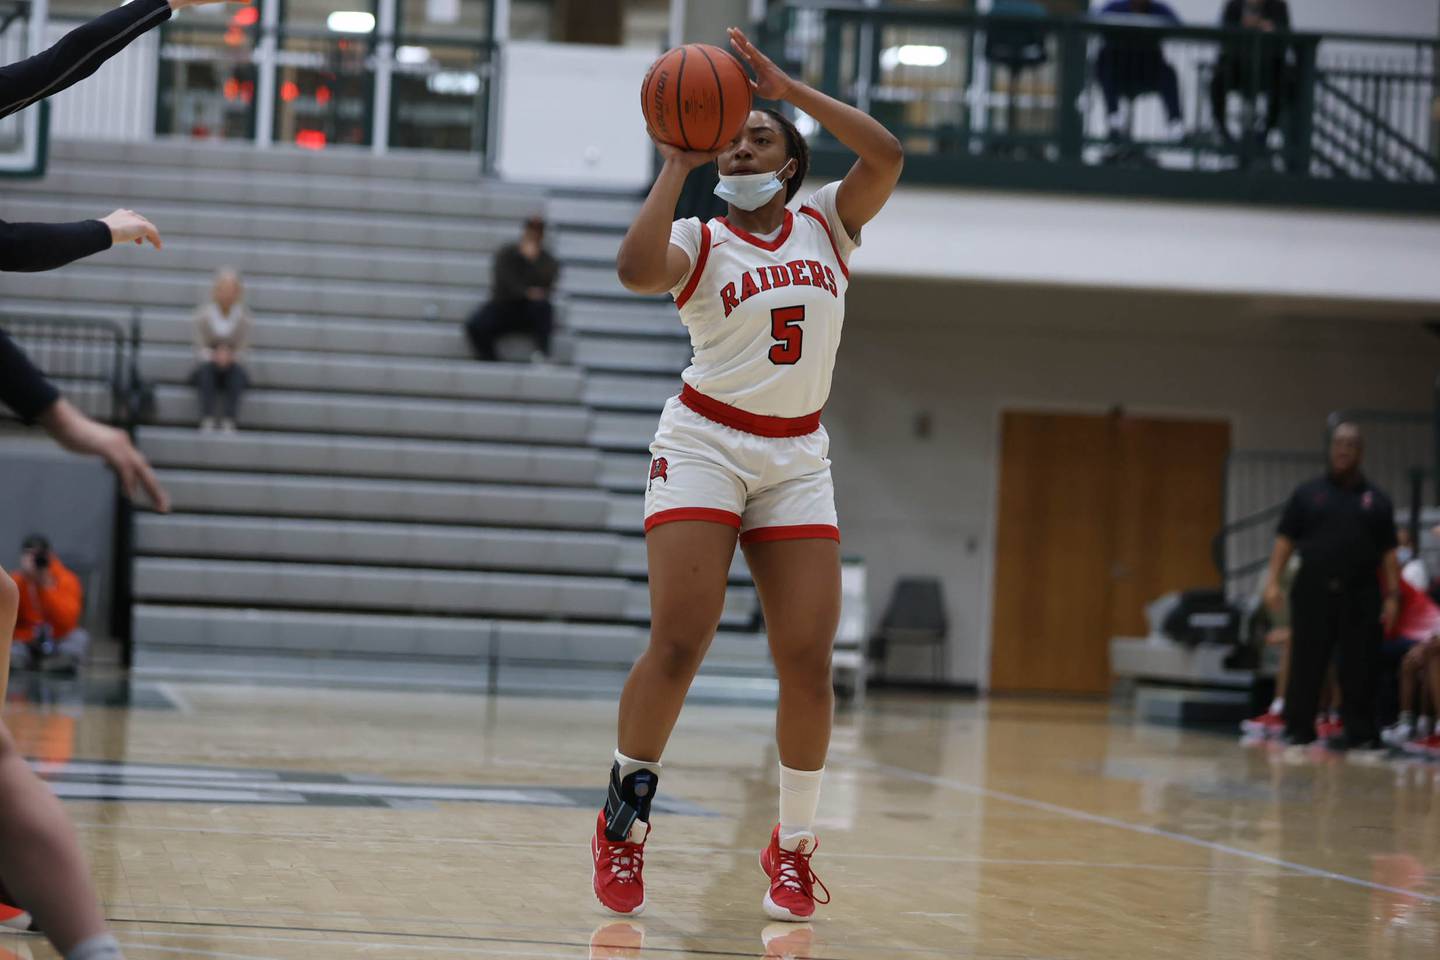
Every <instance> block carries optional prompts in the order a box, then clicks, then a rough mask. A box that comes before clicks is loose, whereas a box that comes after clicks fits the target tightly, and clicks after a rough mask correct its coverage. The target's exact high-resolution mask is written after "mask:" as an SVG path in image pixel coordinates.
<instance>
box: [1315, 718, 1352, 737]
mask: <svg viewBox="0 0 1440 960" xmlns="http://www.w3.org/2000/svg"><path fill="white" fill-rule="evenodd" d="M1315 736H1317V737H1319V738H1320V739H1321V740H1339V739H1340V738H1341V737H1343V736H1345V724H1343V723H1341V722H1340V721H1339V720H1329V719H1321V720H1316V721H1315Z"/></svg>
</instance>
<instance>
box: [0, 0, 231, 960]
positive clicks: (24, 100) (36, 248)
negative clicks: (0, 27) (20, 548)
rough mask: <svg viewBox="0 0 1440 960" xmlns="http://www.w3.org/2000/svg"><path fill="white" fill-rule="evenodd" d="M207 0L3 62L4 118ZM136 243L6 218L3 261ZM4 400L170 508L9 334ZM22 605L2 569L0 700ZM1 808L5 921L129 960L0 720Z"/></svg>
mask: <svg viewBox="0 0 1440 960" xmlns="http://www.w3.org/2000/svg"><path fill="white" fill-rule="evenodd" d="M212 2H216V0H133V2H131V3H129V4H127V5H126V6H122V7H117V8H116V9H114V10H111V11H110V12H108V13H105V14H102V15H101V16H99V17H97V18H96V19H94V20H92V21H90V22H89V23H87V24H84V25H82V26H80V27H77V28H76V29H75V30H72V31H71V32H70V33H68V34H66V35H65V36H64V37H63V38H61V40H60V42H59V43H57V44H55V46H53V47H51V48H50V49H48V50H46V51H44V52H42V53H39V54H36V55H35V56H33V57H30V58H29V59H27V60H22V61H20V62H18V63H13V64H8V65H6V66H0V117H5V116H9V115H10V114H13V113H15V112H16V111H18V110H22V109H24V108H25V107H27V106H29V105H31V104H33V103H35V102H37V101H39V100H42V99H44V98H45V97H48V96H50V95H52V94H55V93H58V92H60V91H61V90H64V89H66V88H67V87H69V86H71V85H73V84H75V83H77V82H79V81H80V80H83V79H84V78H85V77H88V76H90V75H91V74H92V73H94V72H95V71H96V70H97V69H98V68H99V66H100V65H101V64H102V63H104V62H105V60H107V59H108V58H109V57H111V56H113V55H114V54H115V53H117V52H118V51H120V50H122V49H123V48H124V47H125V45H126V44H127V43H129V42H130V41H131V40H133V39H135V38H136V37H138V36H140V35H141V34H142V33H144V32H145V31H146V30H149V29H151V28H152V27H154V26H156V25H158V24H160V23H163V22H164V21H166V20H168V19H169V17H170V14H171V12H172V11H173V10H177V9H180V8H181V7H185V6H191V5H195V4H200V3H212ZM129 241H134V242H136V243H144V242H146V241H149V242H150V243H152V244H153V245H154V246H155V247H156V249H159V247H160V234H159V232H158V231H157V230H156V229H155V227H154V225H153V224H151V223H150V222H149V221H147V220H146V219H145V218H144V217H141V216H139V215H138V214H135V213H132V212H131V211H129V210H117V211H115V212H114V213H112V214H110V216H108V217H106V218H105V219H103V220H84V221H81V222H80V223H71V224H35V223H16V224H6V223H0V269H4V270H29V271H34V270H50V269H54V268H55V267H59V266H63V265H64V264H67V263H70V262H71V261H73V260H78V259H80V258H81V257H86V256H90V255H91V254H94V253H99V252H100V251H101V250H105V249H107V248H109V247H110V246H111V245H112V244H115V243H124V242H129ZM0 403H4V404H5V405H6V406H9V407H11V408H12V409H13V410H14V411H15V412H16V413H18V414H19V415H20V416H21V417H23V418H25V419H26V420H27V421H32V422H33V421H35V420H38V421H39V422H40V423H41V424H42V425H43V426H44V427H45V429H46V430H47V431H48V432H49V433H50V435H51V436H52V437H54V438H55V439H56V440H57V441H58V442H59V443H60V444H61V445H62V446H64V447H66V448H67V449H70V450H74V451H76V452H79V453H90V454H97V455H99V456H101V457H103V458H104V459H105V461H106V462H107V463H108V464H110V466H111V467H113V468H114V469H115V471H116V473H117V474H118V475H119V477H120V483H121V486H122V488H123V489H124V490H125V491H126V493H127V494H132V495H133V494H134V493H135V492H136V491H137V488H140V487H143V488H144V489H145V491H146V493H147V494H149V496H150V498H151V500H152V501H153V502H154V503H155V505H156V507H157V508H158V509H161V510H165V509H167V508H168V502H167V500H166V497H165V491H164V490H163V489H162V488H161V487H160V484H159V482H158V481H157V480H156V478H155V475H154V473H153V472H152V471H151V469H150V465H149V464H148V463H147V462H146V461H145V458H144V457H143V456H142V455H141V454H140V453H139V451H137V450H136V449H135V447H134V445H133V444H131V442H130V438H129V437H128V436H126V435H125V434H124V433H123V432H121V431H119V430H115V429H112V428H110V427H107V426H104V425H102V424H99V423H96V422H95V421H94V420H91V419H90V418H88V417H86V416H85V415H84V414H82V413H80V412H79V411H78V410H76V409H75V408H74V407H73V406H71V405H70V404H69V403H68V402H66V401H65V400H64V399H63V398H62V397H61V396H60V394H59V391H57V390H56V389H55V387H54V385H53V384H51V383H50V382H49V381H48V380H46V379H45V376H44V375H43V374H42V373H41V372H40V371H39V370H38V369H36V368H35V366H34V364H32V363H31V362H30V360H29V359H28V358H27V357H26V356H25V354H24V353H23V352H22V351H21V350H20V348H19V347H17V346H16V345H15V343H14V341H13V340H11V339H10V338H9V337H8V336H6V335H5V334H4V332H3V331H0ZM18 606H19V596H18V591H17V590H16V588H15V584H14V581H13V580H11V579H10V577H9V576H8V575H4V571H3V570H0V651H3V653H0V703H3V702H4V688H5V685H6V683H5V682H6V680H8V677H9V668H10V662H9V651H10V632H11V630H12V629H13V627H14V625H15V615H16V612H17V610H18ZM0 807H3V810H4V815H3V816H0V879H3V881H4V885H3V886H0V923H3V924H4V925H5V926H9V927H17V926H18V927H20V928H22V929H24V928H27V927H28V928H31V929H34V928H35V927H34V924H38V925H39V927H41V928H43V929H44V931H45V933H46V935H47V936H48V937H49V938H50V942H51V943H53V944H54V945H55V948H56V949H57V950H59V951H60V953H61V954H62V955H63V956H64V957H65V958H66V960H122V958H121V954H120V945H119V944H118V943H117V942H116V940H115V937H114V936H113V935H111V934H110V932H109V930H108V929H107V927H106V925H105V916H104V914H103V913H102V912H101V910H100V905H99V900H98V898H97V897H96V895H95V889H94V886H93V885H92V884H91V882H90V877H89V870H88V868H87V867H86V864H85V857H84V854H83V853H82V851H81V849H80V844H79V842H78V841H77V840H76V838H75V832H74V829H73V828H72V827H71V826H70V823H69V821H68V819H66V816H65V810H64V808H63V807H61V805H60V802H59V800H57V799H56V798H55V795H54V794H53V793H52V792H50V790H49V789H47V788H46V787H45V785H44V784H42V783H41V782H40V780H39V779H38V778H37V777H36V776H35V774H34V772H33V771H31V769H30V767H29V765H28V764H27V763H26V762H25V758H24V757H23V756H21V755H20V751H19V750H18V749H17V748H16V746H15V741H14V739H13V738H12V737H11V736H10V732H9V730H7V729H6V728H5V726H4V725H3V724H0ZM12 891H13V893H12ZM27 910H28V911H29V914H33V918H34V919H33V922H32V920H31V917H30V916H29V915H27V914H26V912H25V911H27Z"/></svg>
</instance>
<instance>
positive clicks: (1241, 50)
mask: <svg viewBox="0 0 1440 960" xmlns="http://www.w3.org/2000/svg"><path fill="white" fill-rule="evenodd" d="M1220 25H1221V26H1223V27H1228V28H1230V29H1232V30H1245V31H1247V32H1253V35H1252V36H1249V37H1245V38H1243V39H1240V38H1236V39H1232V40H1227V41H1225V43H1224V44H1222V45H1221V48H1220V59H1219V60H1218V61H1216V63H1215V76H1214V77H1212V78H1211V80H1210V112H1211V114H1212V115H1213V116H1214V118H1215V129H1216V130H1217V131H1219V133H1220V138H1221V139H1222V140H1224V141H1225V143H1226V144H1227V145H1234V143H1235V138H1234V136H1233V135H1232V134H1231V133H1230V125H1229V124H1228V123H1227V122H1226V113H1227V111H1226V105H1227V103H1226V101H1227V100H1228V98H1229V96H1230V94H1231V93H1239V94H1240V95H1241V96H1242V97H1244V99H1245V104H1246V108H1247V110H1248V111H1250V112H1249V113H1247V114H1246V116H1247V117H1249V116H1251V115H1252V114H1253V111H1254V106H1255V99H1256V97H1257V96H1259V95H1261V94H1263V95H1264V97H1265V123H1264V126H1262V127H1260V128H1258V129H1256V130H1254V131H1253V133H1254V136H1255V137H1256V138H1257V139H1258V140H1259V142H1260V143H1261V144H1263V143H1264V142H1265V141H1266V140H1267V139H1268V138H1269V136H1270V131H1271V130H1274V129H1275V126H1276V124H1278V123H1279V122H1280V111H1281V110H1282V109H1283V108H1284V106H1285V58H1286V50H1287V44H1286V41H1285V39H1283V37H1277V36H1270V35H1272V34H1284V33H1287V32H1289V30H1290V5H1289V4H1287V3H1286V2H1285V0H1229V2H1228V3H1226V4H1225V9H1224V11H1223V12H1222V13H1221V15H1220ZM1250 122H1251V123H1253V122H1254V121H1253V120H1251V121H1250ZM1245 132H1250V131H1245ZM1242 136H1243V133H1242Z"/></svg>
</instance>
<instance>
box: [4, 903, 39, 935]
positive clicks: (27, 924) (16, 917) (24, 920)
mask: <svg viewBox="0 0 1440 960" xmlns="http://www.w3.org/2000/svg"><path fill="white" fill-rule="evenodd" d="M0 927H6V928H8V929H10V930H20V931H22V932H24V933H36V932H38V930H37V928H36V926H35V921H34V920H32V919H30V914H28V913H26V912H25V911H24V910H21V909H20V908H19V907H15V906H11V905H10V904H8V903H0Z"/></svg>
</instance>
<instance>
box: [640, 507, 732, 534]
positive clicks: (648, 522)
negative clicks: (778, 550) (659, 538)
mask: <svg viewBox="0 0 1440 960" xmlns="http://www.w3.org/2000/svg"><path fill="white" fill-rule="evenodd" d="M677 520H699V521H702V522H704V523H719V524H723V525H725V526H727V527H734V528H735V529H736V530H739V529H740V514H738V513H731V512H730V511H729V510H716V509H714V508H713V507H678V508H676V509H674V510H661V511H660V512H659V513H652V514H650V516H648V517H646V518H645V532H646V533H649V532H650V531H651V530H654V529H655V528H656V527H658V526H660V524H662V523H675V522H676V521H677Z"/></svg>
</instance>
